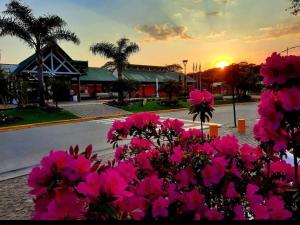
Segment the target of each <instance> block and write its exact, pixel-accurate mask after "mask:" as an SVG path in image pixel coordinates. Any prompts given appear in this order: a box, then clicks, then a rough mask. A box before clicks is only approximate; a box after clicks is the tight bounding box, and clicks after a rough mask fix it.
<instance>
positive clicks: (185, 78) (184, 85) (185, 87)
mask: <svg viewBox="0 0 300 225" xmlns="http://www.w3.org/2000/svg"><path fill="white" fill-rule="evenodd" d="M182 63H183V65H184V79H183V83H184V84H183V88H184V92H185V94H186V93H187V77H186V76H187V74H186V64H187V63H188V60H187V59H184V60H182Z"/></svg>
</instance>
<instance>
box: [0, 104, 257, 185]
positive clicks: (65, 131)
mask: <svg viewBox="0 0 300 225" xmlns="http://www.w3.org/2000/svg"><path fill="white" fill-rule="evenodd" d="M215 109H216V110H215V112H214V113H213V119H212V121H210V122H213V123H218V124H220V126H221V127H222V128H221V129H220V134H226V133H232V131H235V130H236V129H232V126H233V116H232V115H233V113H232V106H231V105H226V106H219V107H216V108H215ZM236 110H237V118H238V119H239V118H243V119H246V121H247V133H246V135H242V136H241V138H246V139H245V142H248V141H252V126H253V124H254V123H255V121H256V119H257V118H258V116H257V103H248V104H238V105H237V107H236ZM160 116H161V117H162V119H166V118H178V119H182V120H183V122H184V123H185V128H191V127H199V126H200V124H199V122H196V123H193V122H192V116H191V115H189V114H188V111H187V110H185V111H180V112H169V113H161V114H160ZM120 119H122V118H120ZM113 121H114V119H102V120H96V121H88V122H80V123H73V124H63V125H55V126H45V127H37V128H30V129H24V130H16V131H9V132H2V133H0V154H1V157H0V180H1V179H4V178H5V177H6V178H7V177H13V176H17V175H21V174H26V173H28V171H30V169H31V168H32V166H34V165H36V164H38V163H39V161H40V160H41V158H42V157H43V156H45V155H47V154H48V152H49V151H50V150H52V149H55V150H59V149H68V148H69V146H70V145H74V146H75V145H76V144H78V145H79V146H80V148H81V149H82V150H83V149H84V148H85V147H86V146H87V145H89V144H93V147H94V150H96V151H97V152H98V153H99V155H105V154H108V153H112V148H111V145H110V144H107V143H106V134H107V132H108V130H109V128H110V127H111V125H112V123H113ZM206 128H207V126H206ZM233 133H235V134H236V132H233Z"/></svg>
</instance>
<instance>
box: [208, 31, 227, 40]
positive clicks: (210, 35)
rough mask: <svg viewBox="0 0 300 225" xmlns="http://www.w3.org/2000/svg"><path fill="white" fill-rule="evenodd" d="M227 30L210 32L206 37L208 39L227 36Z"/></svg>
mask: <svg viewBox="0 0 300 225" xmlns="http://www.w3.org/2000/svg"><path fill="white" fill-rule="evenodd" d="M225 33H226V32H225V31H222V32H218V33H217V32H214V33H210V34H209V35H207V36H206V38H208V39H217V38H221V37H224V36H225Z"/></svg>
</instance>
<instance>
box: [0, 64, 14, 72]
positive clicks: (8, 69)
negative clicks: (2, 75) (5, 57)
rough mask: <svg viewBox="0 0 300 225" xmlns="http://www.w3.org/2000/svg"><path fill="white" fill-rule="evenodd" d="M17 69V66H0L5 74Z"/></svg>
mask: <svg viewBox="0 0 300 225" xmlns="http://www.w3.org/2000/svg"><path fill="white" fill-rule="evenodd" d="M17 67H18V65H17V64H1V63H0V68H1V69H3V70H4V71H5V72H6V73H9V74H10V73H12V72H13V71H14V70H15V69H16V68H17Z"/></svg>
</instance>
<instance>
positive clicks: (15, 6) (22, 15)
mask: <svg viewBox="0 0 300 225" xmlns="http://www.w3.org/2000/svg"><path fill="white" fill-rule="evenodd" d="M3 13H4V14H7V15H9V16H12V17H14V18H15V19H17V20H19V21H22V22H23V23H24V24H25V25H26V26H30V25H31V23H32V21H33V20H34V16H33V13H32V9H30V8H29V6H27V5H25V4H21V2H20V1H17V0H12V1H10V3H8V4H6V10H5V11H3Z"/></svg>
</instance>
